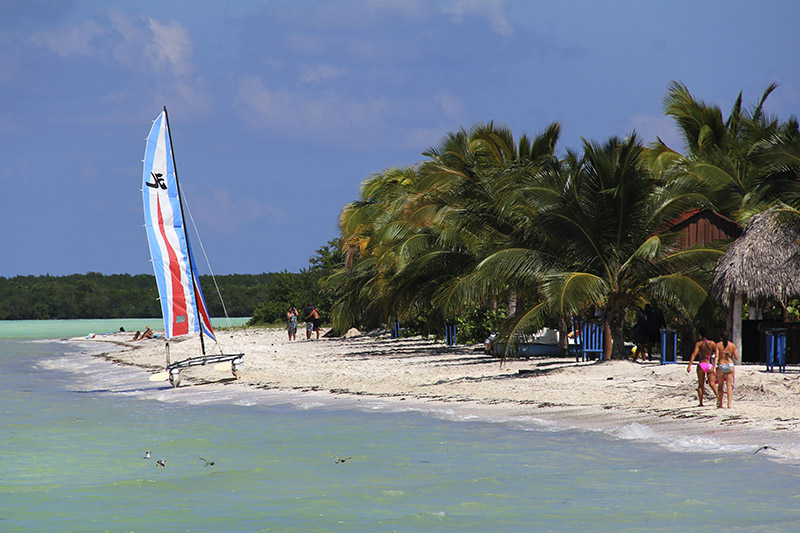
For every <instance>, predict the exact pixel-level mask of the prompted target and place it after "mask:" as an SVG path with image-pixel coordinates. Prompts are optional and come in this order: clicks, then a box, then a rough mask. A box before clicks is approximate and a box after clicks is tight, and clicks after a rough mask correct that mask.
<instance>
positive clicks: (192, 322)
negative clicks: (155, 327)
mask: <svg viewBox="0 0 800 533" xmlns="http://www.w3.org/2000/svg"><path fill="white" fill-rule="evenodd" d="M142 196H143V198H144V219H145V227H146V229H147V241H148V243H149V245H150V256H151V258H152V261H153V271H154V272H155V277H156V283H157V284H158V293H159V299H160V300H161V312H162V315H163V316H164V332H165V337H166V340H167V342H166V355H167V365H166V374H167V376H168V377H169V381H170V383H171V384H172V386H173V387H177V386H178V384H179V383H180V372H181V370H182V369H184V368H187V367H190V366H199V365H207V364H219V363H226V362H228V361H230V364H231V372H232V373H233V375H234V376H235V377H236V378H237V379H238V378H239V377H241V376H240V372H239V366H240V365H241V364H242V362H243V359H244V354H243V353H236V354H223V353H220V354H217V355H212V354H207V353H206V346H205V338H206V337H208V338H209V339H211V340H213V341H215V342H216V338H215V336H214V329H213V328H212V326H211V319H210V318H209V316H208V309H207V307H206V302H205V299H204V298H203V291H202V290H201V289H200V282H199V279H198V276H197V267H196V266H195V261H194V256H193V255H192V247H191V244H190V241H189V234H188V232H187V228H186V224H185V221H184V216H183V200H182V198H181V188H180V184H179V182H178V173H177V170H176V165H175V153H174V152H173V150H172V134H171V132H170V128H169V116H168V115H167V108H166V107H164V111H163V112H162V113H161V114H160V115H159V116H158V118H156V120H155V121H154V122H153V126H152V128H151V129H150V134H149V135H148V136H147V144H146V146H145V153H144V171H143V176H142ZM195 333H199V334H200V352H201V354H200V355H199V356H196V357H189V358H188V359H183V360H181V361H176V362H170V355H169V341H170V339H172V338H174V337H179V336H183V335H192V334H195ZM220 352H221V350H220ZM223 366H224V365H223ZM162 379H163V378H162Z"/></svg>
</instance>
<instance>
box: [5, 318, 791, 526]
mask: <svg viewBox="0 0 800 533" xmlns="http://www.w3.org/2000/svg"><path fill="white" fill-rule="evenodd" d="M60 325H62V326H65V328H64V330H63V331H67V330H69V332H67V333H62V334H58V335H56V337H66V336H72V332H73V331H75V330H74V329H72V328H74V327H85V326H86V324H76V323H72V324H68V323H61V324H60ZM100 325H102V324H100ZM115 325H116V322H113V323H111V322H108V323H107V326H108V327H106V328H105V329H106V330H108V331H113V330H115V329H118V326H117V327H114V326H115ZM0 326H2V327H5V325H4V324H2V323H0ZM96 326H97V325H93V327H92V328H89V329H91V330H99V329H100V328H99V327H96ZM37 327H38V330H39V331H44V328H42V324H38V325H37ZM48 328H49V326H48ZM126 329H127V328H126ZM2 331H4V330H3V329H0V332H2ZM47 331H48V332H50V331H52V330H50V329H47ZM84 331H86V329H84ZM79 334H82V333H79ZM15 335H18V334H15ZM35 336H36V335H34V334H32V333H31V334H28V335H24V336H23V338H22V339H20V338H19V337H18V338H13V339H9V338H5V339H2V338H0V388H1V389H2V395H1V396H0V413H2V419H1V420H2V422H0V423H1V424H2V430H1V431H0V450H1V451H0V454H2V459H0V531H3V532H7V531H10V532H16V531H490V530H493V531H556V530H577V531H611V530H617V531H644V530H647V531H652V530H656V531H722V530H728V529H734V530H736V531H796V530H797V524H798V523H799V522H800V469H798V467H796V466H792V465H787V464H782V463H779V462H775V461H771V460H768V459H767V458H766V457H764V456H762V455H761V454H758V455H753V454H752V451H751V450H749V449H748V450H735V449H718V450H714V451H707V452H706V453H690V452H675V451H670V450H667V449H665V448H664V447H662V446H656V445H653V443H651V442H646V441H643V440H642V441H637V440H633V441H630V440H620V439H617V438H614V437H613V436H611V435H608V434H605V433H601V432H578V431H564V430H562V431H557V430H554V429H553V428H552V427H550V426H545V425H536V424H530V425H527V426H522V425H520V424H515V425H514V426H511V425H509V424H507V423H503V422H488V421H480V420H474V419H469V418H467V417H462V416H459V415H456V414H453V413H449V412H445V411H437V412H429V413H426V412H416V411H401V410H400V408H399V407H397V406H396V405H395V406H390V404H385V403H381V402H379V401H377V400H369V399H367V398H364V399H363V400H362V401H361V402H355V401H354V402H351V403H350V404H336V403H329V402H325V401H321V400H320V397H313V396H308V395H302V394H295V395H280V394H276V393H272V392H268V391H256V392H252V391H251V392H250V393H247V392H246V391H244V389H243V388H242V387H240V386H238V385H229V386H221V385H220V386H198V387H185V388H180V389H171V388H170V387H169V386H168V385H167V384H165V383H163V382H157V383H154V382H150V381H149V380H148V374H147V373H145V372H142V371H140V370H138V369H135V368H130V367H122V366H118V365H114V364H111V363H108V362H106V361H104V360H101V359H98V358H92V357H89V356H88V355H87V354H86V352H87V351H89V350H92V349H94V350H97V349H98V346H97V345H94V346H89V345H88V344H87V345H86V346H76V345H73V344H67V343H63V342H57V341H36V340H31V337H35ZM145 451H150V452H151V454H152V458H150V459H144V458H143V456H144V452H145ZM336 456H338V457H350V459H347V460H346V461H345V462H336ZM201 457H202V458H205V459H207V460H209V461H214V463H215V464H214V465H213V466H210V465H208V466H207V465H206V464H205V462H204V461H203V460H201V459H200V458H201ZM158 459H163V460H165V461H166V467H165V468H164V469H159V468H158V467H157V466H156V464H155V461H156V460H158ZM723 502H730V503H729V504H725V503H723Z"/></svg>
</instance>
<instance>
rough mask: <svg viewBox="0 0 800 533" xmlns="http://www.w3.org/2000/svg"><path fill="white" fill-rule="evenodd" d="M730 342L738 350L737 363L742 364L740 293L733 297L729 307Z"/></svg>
mask: <svg viewBox="0 0 800 533" xmlns="http://www.w3.org/2000/svg"><path fill="white" fill-rule="evenodd" d="M731 342H733V344H734V345H736V347H737V348H738V349H739V362H740V363H741V362H742V357H743V356H742V293H740V292H736V293H734V295H733V305H731Z"/></svg>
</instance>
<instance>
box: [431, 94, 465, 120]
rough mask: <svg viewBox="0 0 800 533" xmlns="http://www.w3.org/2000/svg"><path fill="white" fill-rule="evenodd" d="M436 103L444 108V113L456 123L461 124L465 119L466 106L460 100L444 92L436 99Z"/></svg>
mask: <svg viewBox="0 0 800 533" xmlns="http://www.w3.org/2000/svg"><path fill="white" fill-rule="evenodd" d="M435 100H436V102H437V103H438V104H439V105H440V106H442V111H444V114H445V115H447V117H448V118H451V119H453V120H454V121H455V122H461V121H462V119H463V110H464V105H463V103H462V101H461V99H460V98H456V97H455V96H452V95H450V94H448V93H446V92H444V91H442V92H440V93H439V94H438V95H436V97H435Z"/></svg>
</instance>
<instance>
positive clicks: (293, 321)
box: [286, 305, 299, 341]
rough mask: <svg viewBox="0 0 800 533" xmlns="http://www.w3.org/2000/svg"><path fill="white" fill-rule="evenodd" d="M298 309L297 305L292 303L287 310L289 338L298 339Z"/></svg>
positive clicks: (291, 339)
mask: <svg viewBox="0 0 800 533" xmlns="http://www.w3.org/2000/svg"><path fill="white" fill-rule="evenodd" d="M298 314H299V313H298V312H297V309H296V308H295V306H293V305H290V306H289V310H288V311H286V331H288V332H289V340H290V341H293V340H297V315H298Z"/></svg>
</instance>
